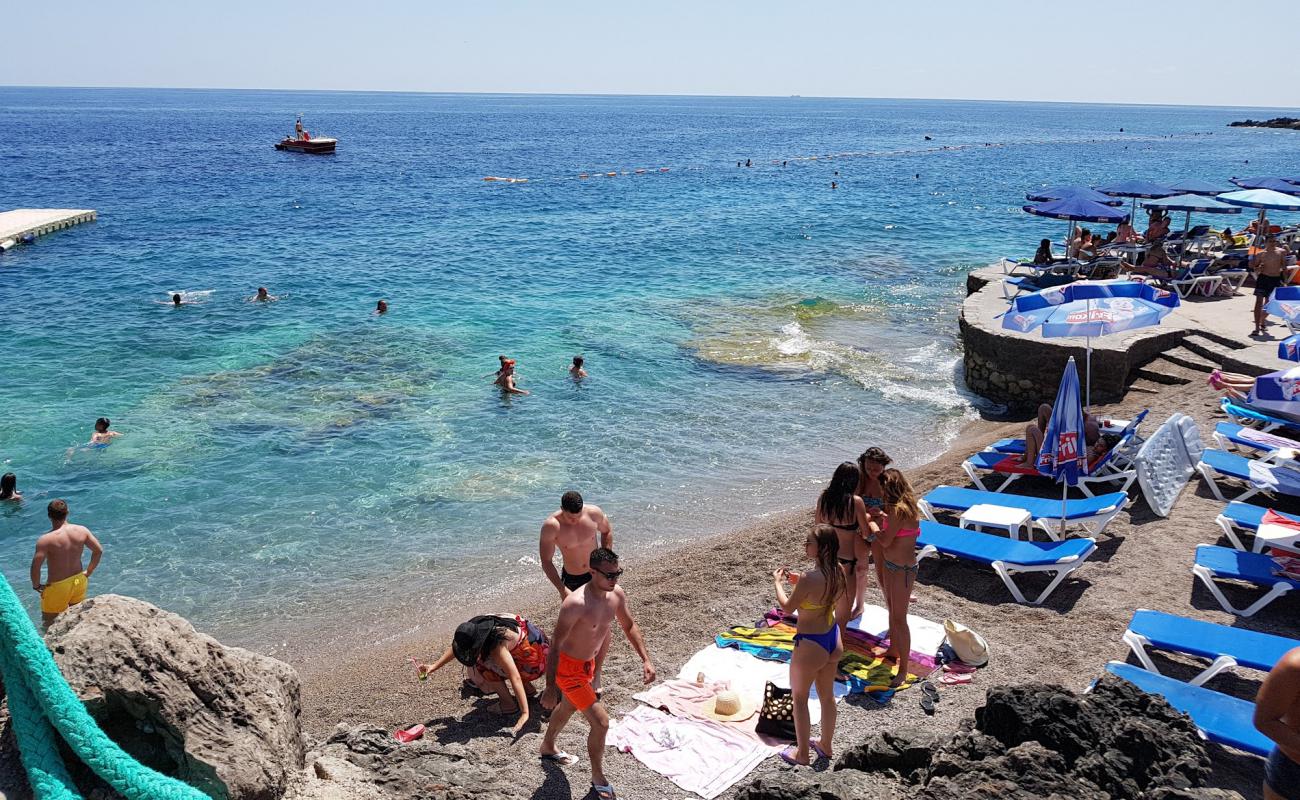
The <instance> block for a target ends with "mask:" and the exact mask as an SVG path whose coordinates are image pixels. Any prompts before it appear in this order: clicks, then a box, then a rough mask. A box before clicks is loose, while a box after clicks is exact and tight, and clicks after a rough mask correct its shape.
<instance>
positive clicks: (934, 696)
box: [921, 681, 939, 703]
mask: <svg viewBox="0 0 1300 800" xmlns="http://www.w3.org/2000/svg"><path fill="white" fill-rule="evenodd" d="M921 694H923V695H925V696H926V697H928V698H930V700H932V701H934V702H936V703H937V702H939V687H938V686H935V685H934V684H933V683H930V682H929V681H925V682H923V683H922V684H921Z"/></svg>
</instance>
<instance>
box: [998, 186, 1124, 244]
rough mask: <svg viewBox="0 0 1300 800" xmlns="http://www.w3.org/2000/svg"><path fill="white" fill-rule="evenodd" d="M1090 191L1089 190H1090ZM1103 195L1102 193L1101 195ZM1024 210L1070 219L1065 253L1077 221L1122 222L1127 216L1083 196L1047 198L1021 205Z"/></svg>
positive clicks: (1040, 214) (1038, 215)
mask: <svg viewBox="0 0 1300 800" xmlns="http://www.w3.org/2000/svg"><path fill="white" fill-rule="evenodd" d="M1090 191H1091V190H1090ZM1103 197H1104V195H1103ZM1022 208H1023V209H1024V211H1025V212H1026V213H1029V214H1033V215H1034V216H1037V217H1049V218H1051V219H1068V220H1069V221H1070V230H1069V233H1067V234H1066V235H1065V248H1066V253H1067V254H1068V253H1069V249H1070V242H1071V240H1073V239H1074V225H1075V223H1077V222H1116V223H1118V222H1123V221H1124V217H1125V216H1127V215H1126V214H1125V213H1124V211H1123V210H1122V209H1118V208H1112V207H1110V206H1108V205H1105V204H1103V203H1098V202H1096V201H1094V200H1089V199H1087V198H1085V197H1082V196H1079V197H1066V198H1062V199H1060V200H1048V201H1047V202H1045V203H1035V204H1034V205H1032V206H1022Z"/></svg>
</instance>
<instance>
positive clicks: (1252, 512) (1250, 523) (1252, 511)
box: [1214, 501, 1300, 552]
mask: <svg viewBox="0 0 1300 800" xmlns="http://www.w3.org/2000/svg"><path fill="white" fill-rule="evenodd" d="M1267 512H1268V509H1267V508H1262V507H1260V506H1252V505H1251V504H1250V503H1238V502H1235V501H1234V502H1231V503H1228V507H1227V508H1225V509H1223V513H1222V514H1220V515H1219V516H1218V517H1216V518H1215V520H1214V521H1215V522H1216V523H1218V525H1219V528H1220V530H1222V531H1223V535H1224V536H1226V537H1228V541H1230V542H1232V546H1233V547H1235V548H1237V549H1238V550H1245V551H1246V552H1251V551H1252V550H1253V548H1250V547H1246V546H1245V545H1244V544H1242V543H1241V539H1240V538H1238V536H1237V532H1238V531H1246V532H1249V533H1252V534H1253V533H1254V532H1255V531H1257V530H1259V524H1260V523H1261V522H1263V521H1264V514H1265V513H1267ZM1275 513H1276V514H1278V515H1279V516H1282V517H1286V518H1287V519H1289V520H1292V521H1294V522H1300V516H1296V515H1295V514H1283V513H1282V512H1280V511H1278V512H1275Z"/></svg>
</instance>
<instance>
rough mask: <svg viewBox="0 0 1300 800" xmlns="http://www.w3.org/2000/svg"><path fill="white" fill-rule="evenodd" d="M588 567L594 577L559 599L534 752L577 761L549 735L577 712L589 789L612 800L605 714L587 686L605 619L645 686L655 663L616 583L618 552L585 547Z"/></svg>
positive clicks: (605, 631)
mask: <svg viewBox="0 0 1300 800" xmlns="http://www.w3.org/2000/svg"><path fill="white" fill-rule="evenodd" d="M588 567H589V569H590V570H591V573H592V574H593V575H594V576H595V577H593V578H592V580H591V582H590V583H588V584H587V585H586V586H585V587H583V588H582V590H581V591H577V592H572V593H571V594H569V596H568V597H566V598H564V602H563V603H561V604H560V616H559V618H558V619H557V620H556V621H555V635H554V636H553V637H552V641H551V651H550V653H549V654H548V657H547V660H546V691H544V692H542V707H543V708H546V709H548V710H551V722H550V724H549V725H548V726H547V727H546V735H545V736H543V737H542V746H541V749H540V753H541V758H542V761H543V762H546V763H554V764H561V765H569V764H573V763H576V762H577V759H576V758H574V757H573V756H571V755H569V754H568V753H565V752H564V751H562V750H560V749H559V748H558V747H557V746H556V743H555V740H556V737H558V736H559V735H560V731H562V730H563V729H564V726H565V724H566V723H567V722H568V721H569V717H571V716H573V712H574V711H578V712H580V713H581V714H582V715H583V716H584V717H586V718H587V723H588V724H589V725H590V726H591V732H590V733H588V734H587V756H588V757H589V758H590V759H591V786H592V791H594V792H595V793H596V796H597V797H598V798H600V800H614V787H613V786H610V784H609V781H608V780H607V779H606V778H605V771H604V769H603V768H602V765H603V758H604V755H605V735H606V734H607V733H609V713H608V712H607V711H606V710H605V706H604V705H603V704H602V703H601V702H600V698H599V697H597V695H596V691H595V688H594V687H593V685H592V684H593V679H594V675H595V659H596V655H597V653H598V652H599V651H601V650H603V649H604V644H605V643H606V642H608V641H609V637H610V623H612V622H613V621H614V620H615V619H617V620H618V624H619V627H620V628H622V629H623V633H624V635H626V636H627V640H628V642H629V643H631V645H632V649H633V650H635V651H636V654H637V655H638V656H640V657H641V676H642V678H643V679H644V681H645V683H646V685H647V686H648V685H650V684H652V683H654V680H655V668H654V665H653V664H651V663H650V653H649V652H647V651H646V647H645V640H643V639H642V638H641V630H640V628H638V627H637V624H636V620H634V619H632V614H631V612H629V611H628V608H627V595H626V594H624V593H623V589H622V587H620V586H619V585H618V579H619V577H620V576H621V575H622V574H623V570H621V569H619V566H618V556H617V555H616V554H615V553H614V551H612V550H609V549H607V548H604V547H600V548H597V549H595V550H593V551H592V552H591V557H590V559H589V560H588ZM560 695H563V699H561V698H560Z"/></svg>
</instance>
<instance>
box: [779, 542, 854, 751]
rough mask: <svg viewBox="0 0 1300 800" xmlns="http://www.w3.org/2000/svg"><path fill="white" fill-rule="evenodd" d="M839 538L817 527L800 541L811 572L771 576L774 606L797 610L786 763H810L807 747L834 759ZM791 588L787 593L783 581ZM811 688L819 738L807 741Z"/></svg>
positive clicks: (844, 588)
mask: <svg viewBox="0 0 1300 800" xmlns="http://www.w3.org/2000/svg"><path fill="white" fill-rule="evenodd" d="M839 549H840V538H839V534H838V533H837V531H836V530H835V529H834V528H832V527H831V526H830V525H817V526H816V527H814V528H813V529H812V531H811V532H810V533H809V534H808V536H807V538H806V539H805V540H804V553H805V554H806V555H807V556H808V558H810V559H813V561H814V562H815V563H816V565H817V567H816V569H810V570H808V571H807V572H804V573H802V574H799V573H796V572H791V571H790V570H789V569H788V568H786V567H782V568H780V569H778V570H776V571H775V572H773V573H772V582H773V584H774V585H775V588H776V602H777V604H778V605H780V606H781V609H782V610H783V611H786V612H793V611H795V610H798V612H799V623H798V631H797V633H795V636H794V652H793V653H791V655H790V689H791V691H792V692H793V697H792V699H793V700H794V732H795V744H794V745H793V746H791V747H787V748H785V749H784V750H782V751H781V758H783V759H784V760H785V761H786V762H788V763H790V764H802V765H805V766H806V765H808V764H811V763H812V757H811V755H810V754H809V752H808V751H809V749H810V748H811V749H813V750H815V751H816V752H817V754H818V755H819V756H824V757H826V758H830V757H831V756H833V755H834V752H833V750H832V749H831V740H832V739H833V738H834V737H835V673H836V671H838V670H839V663H840V656H841V655H842V654H843V653H844V641H843V639H842V637H841V636H840V626H839V625H837V624H836V619H835V609H836V607H837V606H840V605H842V602H841V601H842V598H843V597H844V595H846V594H848V591H849V589H848V585H847V584H846V583H845V581H844V575H843V573H842V572H841V571H840V569H839V566H838V564H837V563H836V562H837V560H838V558H839ZM786 581H789V582H791V583H793V584H794V591H793V592H791V593H790V594H789V595H787V594H786V591H785V583H786ZM813 684H816V685H817V699H818V700H819V701H820V702H821V710H822V721H821V738H820V739H817V740H814V739H813V738H812V722H811V720H810V718H809V716H808V697H809V695H810V693H811V691H812V686H813Z"/></svg>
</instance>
